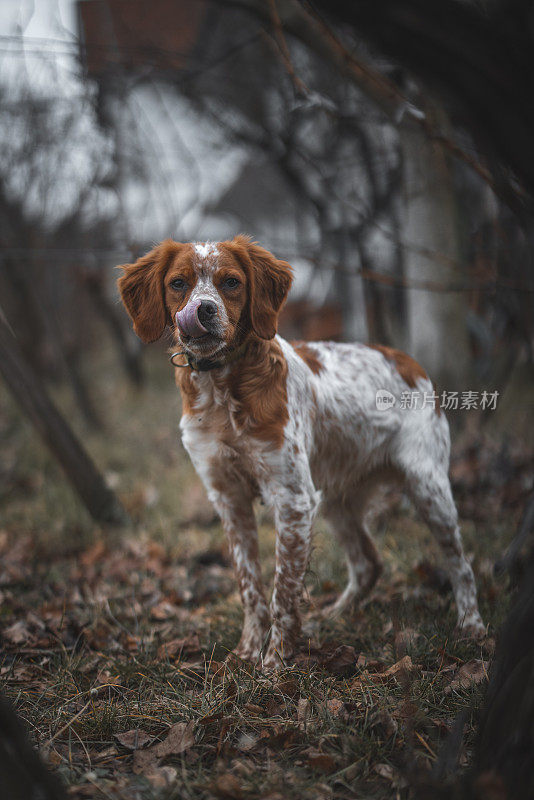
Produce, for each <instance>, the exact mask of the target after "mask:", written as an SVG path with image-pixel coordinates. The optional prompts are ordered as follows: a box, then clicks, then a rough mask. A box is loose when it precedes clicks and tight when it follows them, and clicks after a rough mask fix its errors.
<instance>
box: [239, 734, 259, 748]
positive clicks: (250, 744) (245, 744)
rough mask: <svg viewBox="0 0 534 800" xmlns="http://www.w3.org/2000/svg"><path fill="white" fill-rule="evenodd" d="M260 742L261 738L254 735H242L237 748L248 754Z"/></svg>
mask: <svg viewBox="0 0 534 800" xmlns="http://www.w3.org/2000/svg"><path fill="white" fill-rule="evenodd" d="M258 741H259V736H254V734H252V733H242V734H241V736H240V737H239V739H238V740H237V748H238V750H244V751H245V752H248V751H249V750H253V749H254V748H255V747H256V745H257V744H258Z"/></svg>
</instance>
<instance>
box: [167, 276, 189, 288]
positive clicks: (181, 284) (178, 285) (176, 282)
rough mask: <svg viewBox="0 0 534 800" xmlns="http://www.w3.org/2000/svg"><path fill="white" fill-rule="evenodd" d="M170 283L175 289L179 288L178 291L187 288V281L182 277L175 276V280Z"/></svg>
mask: <svg viewBox="0 0 534 800" xmlns="http://www.w3.org/2000/svg"><path fill="white" fill-rule="evenodd" d="M170 285H171V287H172V288H173V289H178V291H181V290H182V289H185V286H186V283H185V281H184V280H183V279H182V278H175V279H174V280H173V281H171V284H170Z"/></svg>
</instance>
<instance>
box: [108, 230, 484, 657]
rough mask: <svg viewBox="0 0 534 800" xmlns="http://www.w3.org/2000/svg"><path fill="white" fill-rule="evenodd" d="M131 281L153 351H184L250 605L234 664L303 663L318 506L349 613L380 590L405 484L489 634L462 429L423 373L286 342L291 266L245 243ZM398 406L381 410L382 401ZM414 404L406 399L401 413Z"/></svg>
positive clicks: (338, 606) (195, 441) (365, 354)
mask: <svg viewBox="0 0 534 800" xmlns="http://www.w3.org/2000/svg"><path fill="white" fill-rule="evenodd" d="M122 269H123V270H124V274H123V275H122V276H121V277H120V278H119V281H118V284H119V289H120V293H121V297H122V300H123V303H124V305H125V306H126V309H127V311H128V313H129V315H130V317H131V318H132V321H133V326H134V330H135V332H136V333H137V335H138V336H139V337H140V338H141V339H142V340H143V341H144V342H152V341H154V340H156V339H158V338H159V337H160V336H161V335H162V333H163V331H164V329H165V327H166V326H167V325H171V326H173V328H174V333H175V336H176V340H177V342H178V343H179V345H180V347H181V349H182V351H183V354H180V355H178V356H177V357H176V358H177V359H178V360H179V363H180V366H182V365H183V367H184V368H177V369H176V379H177V383H178V386H179V387H180V391H181V394H182V403H183V416H182V420H181V425H180V426H181V430H182V438H183V443H184V446H185V448H186V449H187V451H188V453H189V455H190V456H191V460H192V461H193V464H194V465H195V467H196V470H197V472H198V474H199V475H200V477H201V478H202V480H203V482H204V484H205V486H206V489H207V491H208V495H209V497H210V500H211V501H212V503H213V504H214V506H215V508H216V509H217V511H218V513H219V514H220V517H221V520H222V523H223V526H224V529H225V531H226V534H227V536H228V541H229V545H230V549H231V553H232V559H233V563H234V567H235V572H236V575H237V580H238V582H239V589H240V593H241V598H242V601H243V608H244V626H243V633H242V636H241V640H240V642H239V644H238V646H237V648H236V651H235V652H236V654H237V655H239V656H240V657H241V658H245V659H256V658H258V656H260V653H261V652H262V647H263V645H264V644H265V642H266V640H267V638H268V637H269V633H270V638H269V644H268V647H267V649H266V652H265V655H264V659H263V664H264V665H265V666H277V665H279V664H280V662H281V661H282V660H284V661H287V660H288V659H290V658H291V656H292V655H293V653H294V651H295V646H296V640H297V637H298V634H299V630H300V615H299V603H300V599H301V594H302V589H303V581H304V573H305V570H306V565H307V562H308V555H309V552H310V543H311V535H312V525H313V521H314V518H315V515H316V514H317V510H318V508H319V505H321V512H322V514H323V515H324V516H325V517H326V519H327V520H329V521H330V522H331V524H332V528H333V531H334V533H335V534H336V536H337V538H338V540H339V541H340V543H341V544H342V546H343V547H344V549H345V553H346V559H347V566H348V576H349V580H348V584H347V587H346V589H345V591H344V592H343V594H342V595H341V597H340V598H339V600H338V601H337V603H335V605H334V606H333V608H332V611H333V613H339V612H341V611H343V610H344V609H345V608H346V607H347V606H348V605H349V604H351V603H352V602H353V601H354V600H356V599H359V598H361V597H363V595H365V594H366V593H367V592H369V590H370V589H371V588H372V586H373V585H374V583H375V581H376V580H377V578H378V576H379V574H380V571H381V566H380V559H379V556H378V553H377V551H376V548H375V545H374V543H373V541H372V539H371V536H370V534H369V531H368V529H367V525H366V513H367V511H368V510H369V504H370V500H371V498H372V496H373V494H374V493H375V491H376V489H377V488H378V487H379V486H381V485H383V484H385V483H390V482H392V481H394V482H400V483H401V484H402V486H403V487H404V488H405V490H406V491H407V493H408V495H409V496H410V497H411V499H412V501H413V502H414V504H415V506H416V508H417V509H418V511H419V512H420V514H421V515H422V517H423V519H424V520H425V521H426V523H427V524H428V526H429V527H430V529H431V531H432V533H433V534H434V535H435V537H436V539H437V541H438V542H439V544H440V545H441V548H442V552H443V556H444V559H445V563H446V567H447V570H448V573H449V576H450V579H451V581H452V585H453V589H454V595H455V600H456V605H457V611H458V624H459V626H460V627H463V628H464V630H465V631H466V632H468V633H470V634H473V635H476V636H478V635H482V634H483V633H484V625H483V623H482V619H481V617H480V614H479V612H478V607H477V599H476V588H475V581H474V577H473V572H472V570H471V567H470V565H469V563H468V561H467V560H466V558H465V556H464V552H463V549H462V541H461V538H460V531H459V528H458V518H457V512H456V508H455V505H454V501H453V498H452V494H451V488H450V483H449V478H448V465H449V450H450V439H449V428H448V424H447V421H446V420H445V417H444V416H443V415H442V414H440V412H439V409H438V410H435V409H434V408H433V407H432V406H431V405H425V407H423V408H421V407H420V408H411V407H410V404H409V403H406V402H405V399H406V394H407V393H413V392H416V391H418V392H420V393H424V392H426V393H428V394H432V393H433V387H432V384H431V382H430V381H429V379H428V377H427V375H426V374H425V372H424V370H423V369H422V368H421V367H420V366H419V365H418V364H417V363H416V362H415V361H414V360H413V359H411V358H410V357H409V356H406V355H405V354H403V353H400V352H399V351H396V350H393V349H389V348H385V347H378V346H377V347H368V346H366V345H362V344H338V343H333V342H313V343H307V344H293V345H292V344H289V343H288V342H286V341H285V340H284V339H282V338H280V337H279V336H277V334H276V331H277V318H278V313H279V311H280V307H281V306H282V304H283V302H284V300H285V298H286V296H287V293H288V291H289V288H290V286H291V280H292V273H291V267H290V266H289V264H287V263H286V262H285V261H280V260H278V259H277V258H275V257H274V256H273V255H272V254H271V253H269V252H268V251H267V250H265V249H263V248H262V247H260V246H259V245H257V244H255V243H253V242H251V241H250V240H249V239H248V238H247V237H245V236H236V238H235V239H233V240H232V241H226V242H219V243H216V244H215V243H209V242H208V243H196V244H181V243H178V242H174V241H172V240H167V241H165V242H163V243H162V244H160V245H159V246H158V247H156V248H155V249H154V250H152V251H151V252H150V253H148V254H147V255H146V256H144V257H143V258H141V259H139V260H138V261H137V262H136V263H135V264H126V265H124V266H123V267H122ZM384 390H385V391H386V394H387V393H389V396H390V397H391V396H392V397H393V398H394V401H395V402H394V403H393V404H392V405H390V406H389V407H387V408H386V409H385V410H382V408H380V407H377V405H378V404H377V393H378V394H380V392H384ZM401 398H403V402H401ZM256 497H261V498H262V499H263V500H264V502H265V503H266V504H267V505H269V506H270V507H271V508H272V509H273V511H274V517H275V522H276V529H277V543H276V572H275V577H274V590H273V594H272V598H271V602H270V605H269V604H268V603H267V600H266V598H265V594H264V588H263V583H262V577H261V570H260V564H259V559H258V542H257V529H256V521H255V517H254V511H253V501H254V499H255V498H256Z"/></svg>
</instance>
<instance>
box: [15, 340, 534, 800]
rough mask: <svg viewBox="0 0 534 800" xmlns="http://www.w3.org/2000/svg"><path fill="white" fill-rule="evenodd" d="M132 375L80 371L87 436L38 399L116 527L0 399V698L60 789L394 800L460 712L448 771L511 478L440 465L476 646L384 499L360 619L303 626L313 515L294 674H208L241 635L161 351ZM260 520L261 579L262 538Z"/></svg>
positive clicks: (492, 620)
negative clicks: (468, 588)
mask: <svg viewBox="0 0 534 800" xmlns="http://www.w3.org/2000/svg"><path fill="white" fill-rule="evenodd" d="M146 361H147V366H148V373H149V374H148V376H147V383H146V388H145V389H144V390H143V391H141V392H140V391H135V390H134V389H132V388H131V387H130V386H129V385H128V384H127V383H126V382H125V381H124V380H123V379H122V377H121V376H120V373H119V371H118V369H117V366H116V364H114V363H113V361H112V355H105V356H102V357H101V360H100V361H99V368H98V370H96V369H94V368H93V373H92V374H93V378H94V381H93V383H92V391H93V394H94V397H95V400H96V402H97V404H98V407H99V409H100V411H101V413H102V415H103V416H104V418H105V424H106V429H105V431H96V432H88V431H86V430H84V429H83V427H82V426H80V425H79V424H78V422H77V416H76V413H75V411H73V410H72V409H71V408H70V401H69V397H68V394H67V393H66V392H65V390H62V391H58V392H56V394H57V400H58V402H59V404H60V405H61V406H62V407H63V408H64V409H65V410H66V411H67V412H68V414H69V418H70V419H72V420H73V421H74V424H75V425H76V426H77V429H78V430H79V432H80V433H81V434H82V435H83V438H84V441H85V442H86V444H87V446H88V447H89V449H90V451H91V454H92V455H93V457H94V459H95V461H96V462H97V463H98V464H99V466H100V467H101V468H102V469H103V470H104V472H105V474H106V478H107V480H108V482H109V484H110V485H111V486H113V488H114V489H115V490H116V491H117V492H118V494H119V495H120V497H121V499H122V500H123V502H124V504H125V506H126V507H127V509H128V512H129V514H130V515H131V519H132V523H131V525H129V526H127V527H126V528H124V529H121V530H118V531H108V530H105V531H104V530H99V529H98V528H97V527H95V525H94V524H93V523H92V522H91V521H90V519H89V518H88V517H87V515H86V514H85V512H84V511H83V509H82V508H81V507H80V505H79V503H78V501H77V500H76V498H75V497H74V496H73V495H72V493H71V491H70V489H69V487H68V485H67V484H66V482H65V480H64V478H63V476H62V474H61V472H60V470H59V469H58V468H57V467H56V465H55V464H54V463H53V462H52V461H51V459H50V457H49V455H48V454H47V452H46V450H45V449H44V447H43V446H42V445H41V443H40V442H39V441H38V439H37V438H36V435H35V434H34V432H33V431H32V429H31V428H30V426H29V425H28V424H27V423H26V422H25V421H23V420H22V419H21V417H20V415H19V413H18V411H17V409H16V408H15V406H14V404H13V402H12V401H11V400H10V399H9V398H8V397H7V396H6V394H5V393H4V394H2V395H1V396H0V414H1V416H0V438H1V440H2V448H3V453H4V459H3V460H4V462H5V463H4V464H3V466H2V470H1V475H2V478H3V490H2V496H1V503H2V515H3V522H2V529H1V530H0V552H1V555H2V564H1V568H0V600H1V607H0V633H1V637H2V638H1V644H2V650H1V655H0V689H1V691H2V692H3V693H4V694H5V695H7V696H8V697H9V698H10V699H11V701H12V703H13V704H14V705H15V707H16V708H17V710H18V713H19V714H20V716H21V717H22V718H23V719H24V720H25V721H26V723H27V725H28V727H29V730H30V733H31V737H32V739H33V741H34V743H35V744H36V745H37V746H38V747H39V749H40V752H41V754H42V756H43V758H44V759H45V761H46V762H47V763H48V764H49V765H50V767H51V768H52V769H54V770H56V771H57V772H58V773H59V774H60V775H61V776H62V778H63V780H64V782H65V783H66V784H67V786H68V792H69V794H70V796H72V797H75V798H77V797H80V798H82V797H95V798H98V797H106V798H113V799H114V800H115V799H118V798H124V800H126V799H128V800H131V799H132V798H140V799H141V798H143V800H151V799H152V798H156V797H163V798H195V800H204V798H206V799H207V798H213V797H219V798H244V799H245V800H246V798H264V800H280V799H281V798H284V799H285V798H310V800H312V799H314V798H317V800H320V799H322V798H325V799H327V798H359V797H366V798H390V797H395V796H398V797H403V796H407V793H408V791H409V790H408V789H407V788H405V787H406V786H407V780H408V777H409V776H410V775H411V774H413V771H414V769H416V770H419V771H422V772H424V771H425V770H427V769H429V768H430V767H431V766H432V764H433V762H434V761H435V760H436V754H437V753H438V751H439V750H440V746H441V744H442V742H443V741H444V738H445V737H446V736H447V734H448V732H449V731H450V729H451V725H452V723H453V720H454V719H455V717H456V715H457V714H458V712H459V711H461V710H462V709H467V722H466V726H465V730H464V736H463V741H462V744H461V747H460V753H459V758H460V765H461V766H463V767H465V766H466V765H468V764H469V760H470V757H471V752H472V745H473V741H474V725H475V723H476V717H477V710H478V709H479V708H480V704H481V702H482V699H483V696H484V690H485V685H486V682H487V669H488V663H489V660H490V659H491V653H492V650H493V646H494V635H495V632H496V630H497V629H498V626H499V625H500V623H501V621H502V619H503V616H504V614H505V612H506V608H507V606H508V595H507V592H506V580H505V579H497V578H495V577H494V575H493V563H494V561H495V559H496V558H498V557H499V556H500V555H501V554H502V552H503V550H504V549H505V547H506V544H507V543H508V542H509V541H510V539H511V537H512V536H513V532H514V528H515V524H516V521H517V518H518V514H519V507H520V503H519V500H520V499H521V494H522V492H524V491H526V489H525V486H524V483H525V481H524V480H523V483H521V482H519V484H517V481H516V483H514V482H513V481H512V483H510V482H508V483H506V481H504V482H501V483H500V484H499V482H498V481H497V484H498V485H497V484H495V482H494V483H493V484H492V482H491V480H489V478H488V480H486V483H487V484H488V485H486V483H484V481H482V482H480V481H479V480H478V481H477V480H474V479H473V477H472V474H473V472H474V467H473V464H472V463H471V462H470V461H469V459H468V458H467V459H466V458H465V457H463V456H462V457H458V458H457V460H456V464H455V470H456V481H455V492H456V494H457V496H458V499H459V504H460V511H461V514H462V517H463V518H462V529H463V535H464V540H465V546H466V550H467V552H468V553H469V555H470V557H471V558H472V560H473V566H474V569H475V573H476V577H477V582H478V586H479V593H480V605H481V612H482V615H483V617H484V620H485V621H486V622H487V623H488V637H487V639H486V640H485V641H483V642H482V643H478V644H477V643H473V642H471V641H469V640H464V639H462V638H461V637H459V636H458V635H457V634H456V633H455V631H454V624H455V609H454V604H453V602H452V598H451V594H450V591H449V587H448V585H447V581H446V579H445V576H444V575H443V573H442V572H441V570H440V569H439V566H438V565H439V553H438V551H437V548H436V546H435V544H434V542H433V541H432V539H431V537H430V534H429V532H428V531H427V529H426V528H425V527H424V525H422V524H421V523H420V522H419V521H418V520H417V519H416V518H415V517H414V515H413V513H412V511H411V510H410V508H409V507H408V506H407V505H405V503H404V501H402V500H400V501H399V502H397V505H396V509H395V511H394V514H393V516H392V517H390V518H389V519H388V520H387V521H386V520H380V521H379V524H378V531H377V542H378V544H379V548H380V551H381V553H382V554H383V557H384V560H385V566H386V569H385V573H384V575H383V577H382V578H381V580H380V582H379V584H378V585H377V587H376V590H375V591H374V592H373V594H372V596H371V597H370V598H369V600H368V601H367V602H366V604H365V605H364V607H363V608H360V609H358V610H356V611H355V612H354V613H353V614H351V615H348V616H346V617H344V618H342V619H340V620H338V621H336V622H325V621H321V618H320V610H321V607H322V606H323V605H324V604H325V603H326V602H327V601H328V600H329V599H332V598H333V596H334V594H335V593H336V592H338V591H339V590H340V589H342V588H343V583H344V577H345V576H344V567H343V562H342V557H341V554H340V553H339V552H338V550H337V549H336V548H335V546H334V544H333V542H332V540H331V538H330V537H329V535H328V533H327V531H326V530H325V528H324V525H323V524H322V523H321V521H319V524H318V526H317V528H318V529H317V535H316V537H315V540H314V550H313V555H312V559H311V564H310V568H309V570H308V574H307V580H306V587H307V591H306V602H305V606H304V633H303V637H302V642H301V644H302V648H301V655H300V657H299V661H298V664H297V665H296V666H295V667H291V668H287V669H284V670H282V671H281V672H280V673H279V674H276V675H273V674H263V673H262V672H261V671H260V670H257V669H255V668H253V667H251V666H249V665H247V664H241V663H237V662H235V661H234V662H232V661H230V662H225V658H226V656H227V655H228V653H229V652H230V651H231V649H232V647H234V646H235V645H236V643H237V641H238V638H239V630H240V623H241V607H240V603H239V598H238V595H237V591H236V585H235V582H234V580H233V575H232V570H231V568H230V566H229V563H228V555H227V551H226V547H225V544H224V540H223V536H222V532H221V529H220V526H219V524H218V523H217V521H216V519H215V518H214V516H213V513H212V511H211V508H210V507H209V503H208V502H207V499H206V497H205V494H204V492H203V489H202V487H201V486H200V484H199V481H198V479H197V478H196V476H195V474H194V472H193V470H192V468H191V467H190V465H189V463H188V461H187V457H186V455H185V453H184V451H183V449H182V448H181V445H180V444H179V439H178V413H179V400H178V396H177V393H176V390H175V389H174V386H173V377H172V374H171V370H170V368H169V367H168V366H167V364H166V360H165V356H164V354H163V352H162V350H161V348H160V349H159V350H157V349H156V350H154V349H152V350H151V351H149V354H148V357H147V360H146ZM102 376H105V377H102ZM507 452H508V451H507ZM471 455H472V454H470V457H471ZM516 460H517V459H516ZM479 461H480V458H479ZM494 461H495V460H493V461H491V459H490V462H491V465H494ZM512 461H513V459H512ZM519 461H521V458H519ZM499 463H500V462H499ZM514 463H516V462H514ZM484 474H485V478H487V477H488V476H489V475H490V474H491V470H490V469H488V470H486V472H485V473H484ZM514 474H515V473H514ZM527 483H528V480H527ZM496 486H497V488H496ZM503 486H504V489H503ZM526 488H527V489H528V486H527V487H526ZM510 497H511V498H512V499H510ZM503 498H504V499H503ZM518 498H519V500H518ZM258 513H259V515H260V520H261V526H260V539H261V558H262V565H263V570H264V575H265V579H266V580H269V579H270V578H271V577H272V573H273V553H274V531H273V528H272V523H271V521H270V519H269V517H268V515H267V514H266V513H265V511H264V510H263V509H261V508H259V509H258Z"/></svg>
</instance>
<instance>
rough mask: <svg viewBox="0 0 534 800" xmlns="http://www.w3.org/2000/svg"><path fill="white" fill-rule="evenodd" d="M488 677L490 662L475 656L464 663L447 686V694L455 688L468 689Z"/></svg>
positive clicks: (445, 690)
mask: <svg viewBox="0 0 534 800" xmlns="http://www.w3.org/2000/svg"><path fill="white" fill-rule="evenodd" d="M487 679H488V662H487V661H482V660H481V659H479V658H473V659H472V660H471V661H467V662H466V663H465V664H462V666H461V667H460V669H459V670H458V673H457V675H456V677H455V678H453V680H452V681H451V682H450V683H449V685H448V686H446V687H445V689H444V692H445V694H450V692H452V691H453V690H454V689H460V688H461V689H467V687H468V686H473V685H474V684H477V683H482V681H486V680H487Z"/></svg>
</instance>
